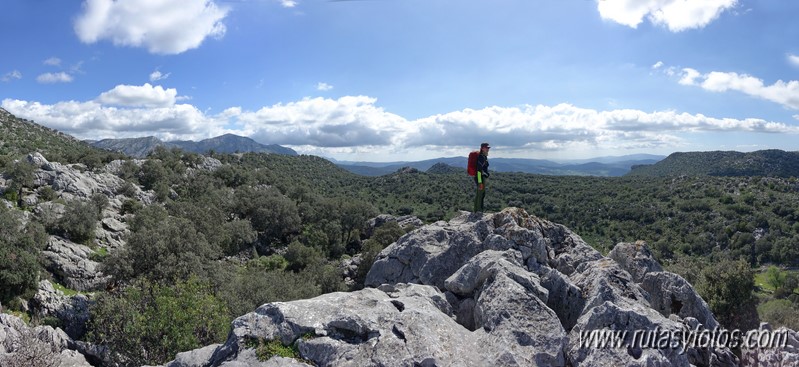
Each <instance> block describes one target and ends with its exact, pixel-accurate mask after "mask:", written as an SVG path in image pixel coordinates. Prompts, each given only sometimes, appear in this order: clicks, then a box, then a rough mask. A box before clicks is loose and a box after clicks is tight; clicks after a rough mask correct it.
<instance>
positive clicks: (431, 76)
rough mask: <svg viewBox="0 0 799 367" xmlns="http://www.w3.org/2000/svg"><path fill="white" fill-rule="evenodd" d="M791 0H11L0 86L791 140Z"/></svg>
mask: <svg viewBox="0 0 799 367" xmlns="http://www.w3.org/2000/svg"><path fill="white" fill-rule="evenodd" d="M797 14H799V1H785V0H691V1H686V0H457V1H456V0H360V1H354V0H352V1H344V0H338V1H335V0H70V1H65V0H4V1H3V11H2V12H0V41H2V45H3V50H4V52H3V57H2V58H0V105H1V106H2V107H3V108H5V109H6V110H8V111H9V112H11V113H13V114H15V115H17V116H19V117H23V118H28V119H32V120H34V121H36V122H38V123H40V124H43V125H46V126H49V127H52V128H56V129H58V130H61V131H63V132H66V133H69V134H72V135H74V136H76V137H79V138H82V139H102V138H121V137H138V136H147V135H154V136H158V137H160V138H162V139H165V140H172V139H193V140H198V139H203V138H208V137H212V136H217V135H221V134H224V133H234V134H239V135H243V136H249V137H252V138H254V139H255V140H257V141H259V142H261V143H265V144H281V145H285V146H290V147H292V148H294V149H296V150H298V151H299V152H302V153H309V154H317V155H324V156H328V157H333V158H337V159H346V160H361V161H395V160H417V159H425V158H433V157H440V156H457V155H464V156H465V154H466V152H468V150H470V149H472V148H474V147H476V146H478V145H479V144H480V142H482V141H488V142H490V143H491V145H492V146H493V147H494V149H492V154H493V156H495V157H496V156H501V157H525V158H547V159H569V158H587V157H597V156H606V155H624V154H633V153H654V154H668V153H671V152H675V151H703V150H738V151H752V150H758V149H767V148H777V149H784V150H797V143H796V142H797V141H799V139H798V138H799V81H797V80H799V41H797V40H799V22H797V21H796V16H797Z"/></svg>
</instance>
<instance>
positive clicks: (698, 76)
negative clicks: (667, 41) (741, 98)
mask: <svg viewBox="0 0 799 367" xmlns="http://www.w3.org/2000/svg"><path fill="white" fill-rule="evenodd" d="M679 76H680V80H679V83H680V84H683V85H694V86H699V87H701V88H702V89H705V90H707V91H711V92H719V93H721V92H728V91H736V92H741V93H744V94H746V95H749V96H752V97H756V98H761V99H765V100H767V101H771V102H775V103H779V104H781V105H783V106H785V107H787V108H791V109H795V110H799V81H796V80H791V81H787V82H785V81H782V80H777V81H776V82H774V84H771V85H766V84H765V83H764V82H763V80H762V79H759V78H756V77H753V76H751V75H747V74H738V73H734V72H721V71H711V72H709V73H706V74H702V73H700V72H699V71H696V70H694V69H691V68H684V69H682V73H680V74H679Z"/></svg>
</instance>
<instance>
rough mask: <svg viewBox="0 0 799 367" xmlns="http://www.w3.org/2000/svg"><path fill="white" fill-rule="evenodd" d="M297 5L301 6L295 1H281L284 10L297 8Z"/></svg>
mask: <svg viewBox="0 0 799 367" xmlns="http://www.w3.org/2000/svg"><path fill="white" fill-rule="evenodd" d="M297 4H299V2H297V1H295V0H280V6H282V7H284V8H293V7H295V6H297Z"/></svg>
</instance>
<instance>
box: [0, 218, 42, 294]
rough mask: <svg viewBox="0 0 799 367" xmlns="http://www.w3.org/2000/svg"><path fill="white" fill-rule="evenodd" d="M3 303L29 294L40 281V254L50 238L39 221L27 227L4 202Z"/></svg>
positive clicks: (0, 249) (1, 220)
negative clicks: (38, 259)
mask: <svg viewBox="0 0 799 367" xmlns="http://www.w3.org/2000/svg"><path fill="white" fill-rule="evenodd" d="M0 228H2V229H3V235H2V236H0V303H8V302H9V301H11V300H12V299H14V298H15V297H18V296H23V297H26V296H29V295H32V294H31V293H32V292H34V291H35V290H36V288H37V287H38V283H39V263H38V261H37V258H38V257H39V253H40V251H41V250H42V249H43V248H44V246H45V244H46V242H47V233H45V231H44V228H43V227H42V226H41V225H40V224H38V223H36V222H28V224H27V225H25V226H24V227H22V226H21V223H20V221H19V219H18V218H16V217H15V216H14V214H13V212H12V211H11V210H8V209H6V208H5V207H4V206H2V205H0Z"/></svg>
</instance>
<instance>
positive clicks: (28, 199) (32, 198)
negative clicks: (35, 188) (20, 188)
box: [22, 194, 39, 207]
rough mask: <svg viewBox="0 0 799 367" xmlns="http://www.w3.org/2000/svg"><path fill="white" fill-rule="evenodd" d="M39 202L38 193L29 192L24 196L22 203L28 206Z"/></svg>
mask: <svg viewBox="0 0 799 367" xmlns="http://www.w3.org/2000/svg"><path fill="white" fill-rule="evenodd" d="M38 202H39V197H38V196H37V195H36V194H28V195H25V196H23V197H22V204H23V205H25V206H26V207H34V206H36V204H37V203H38Z"/></svg>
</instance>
